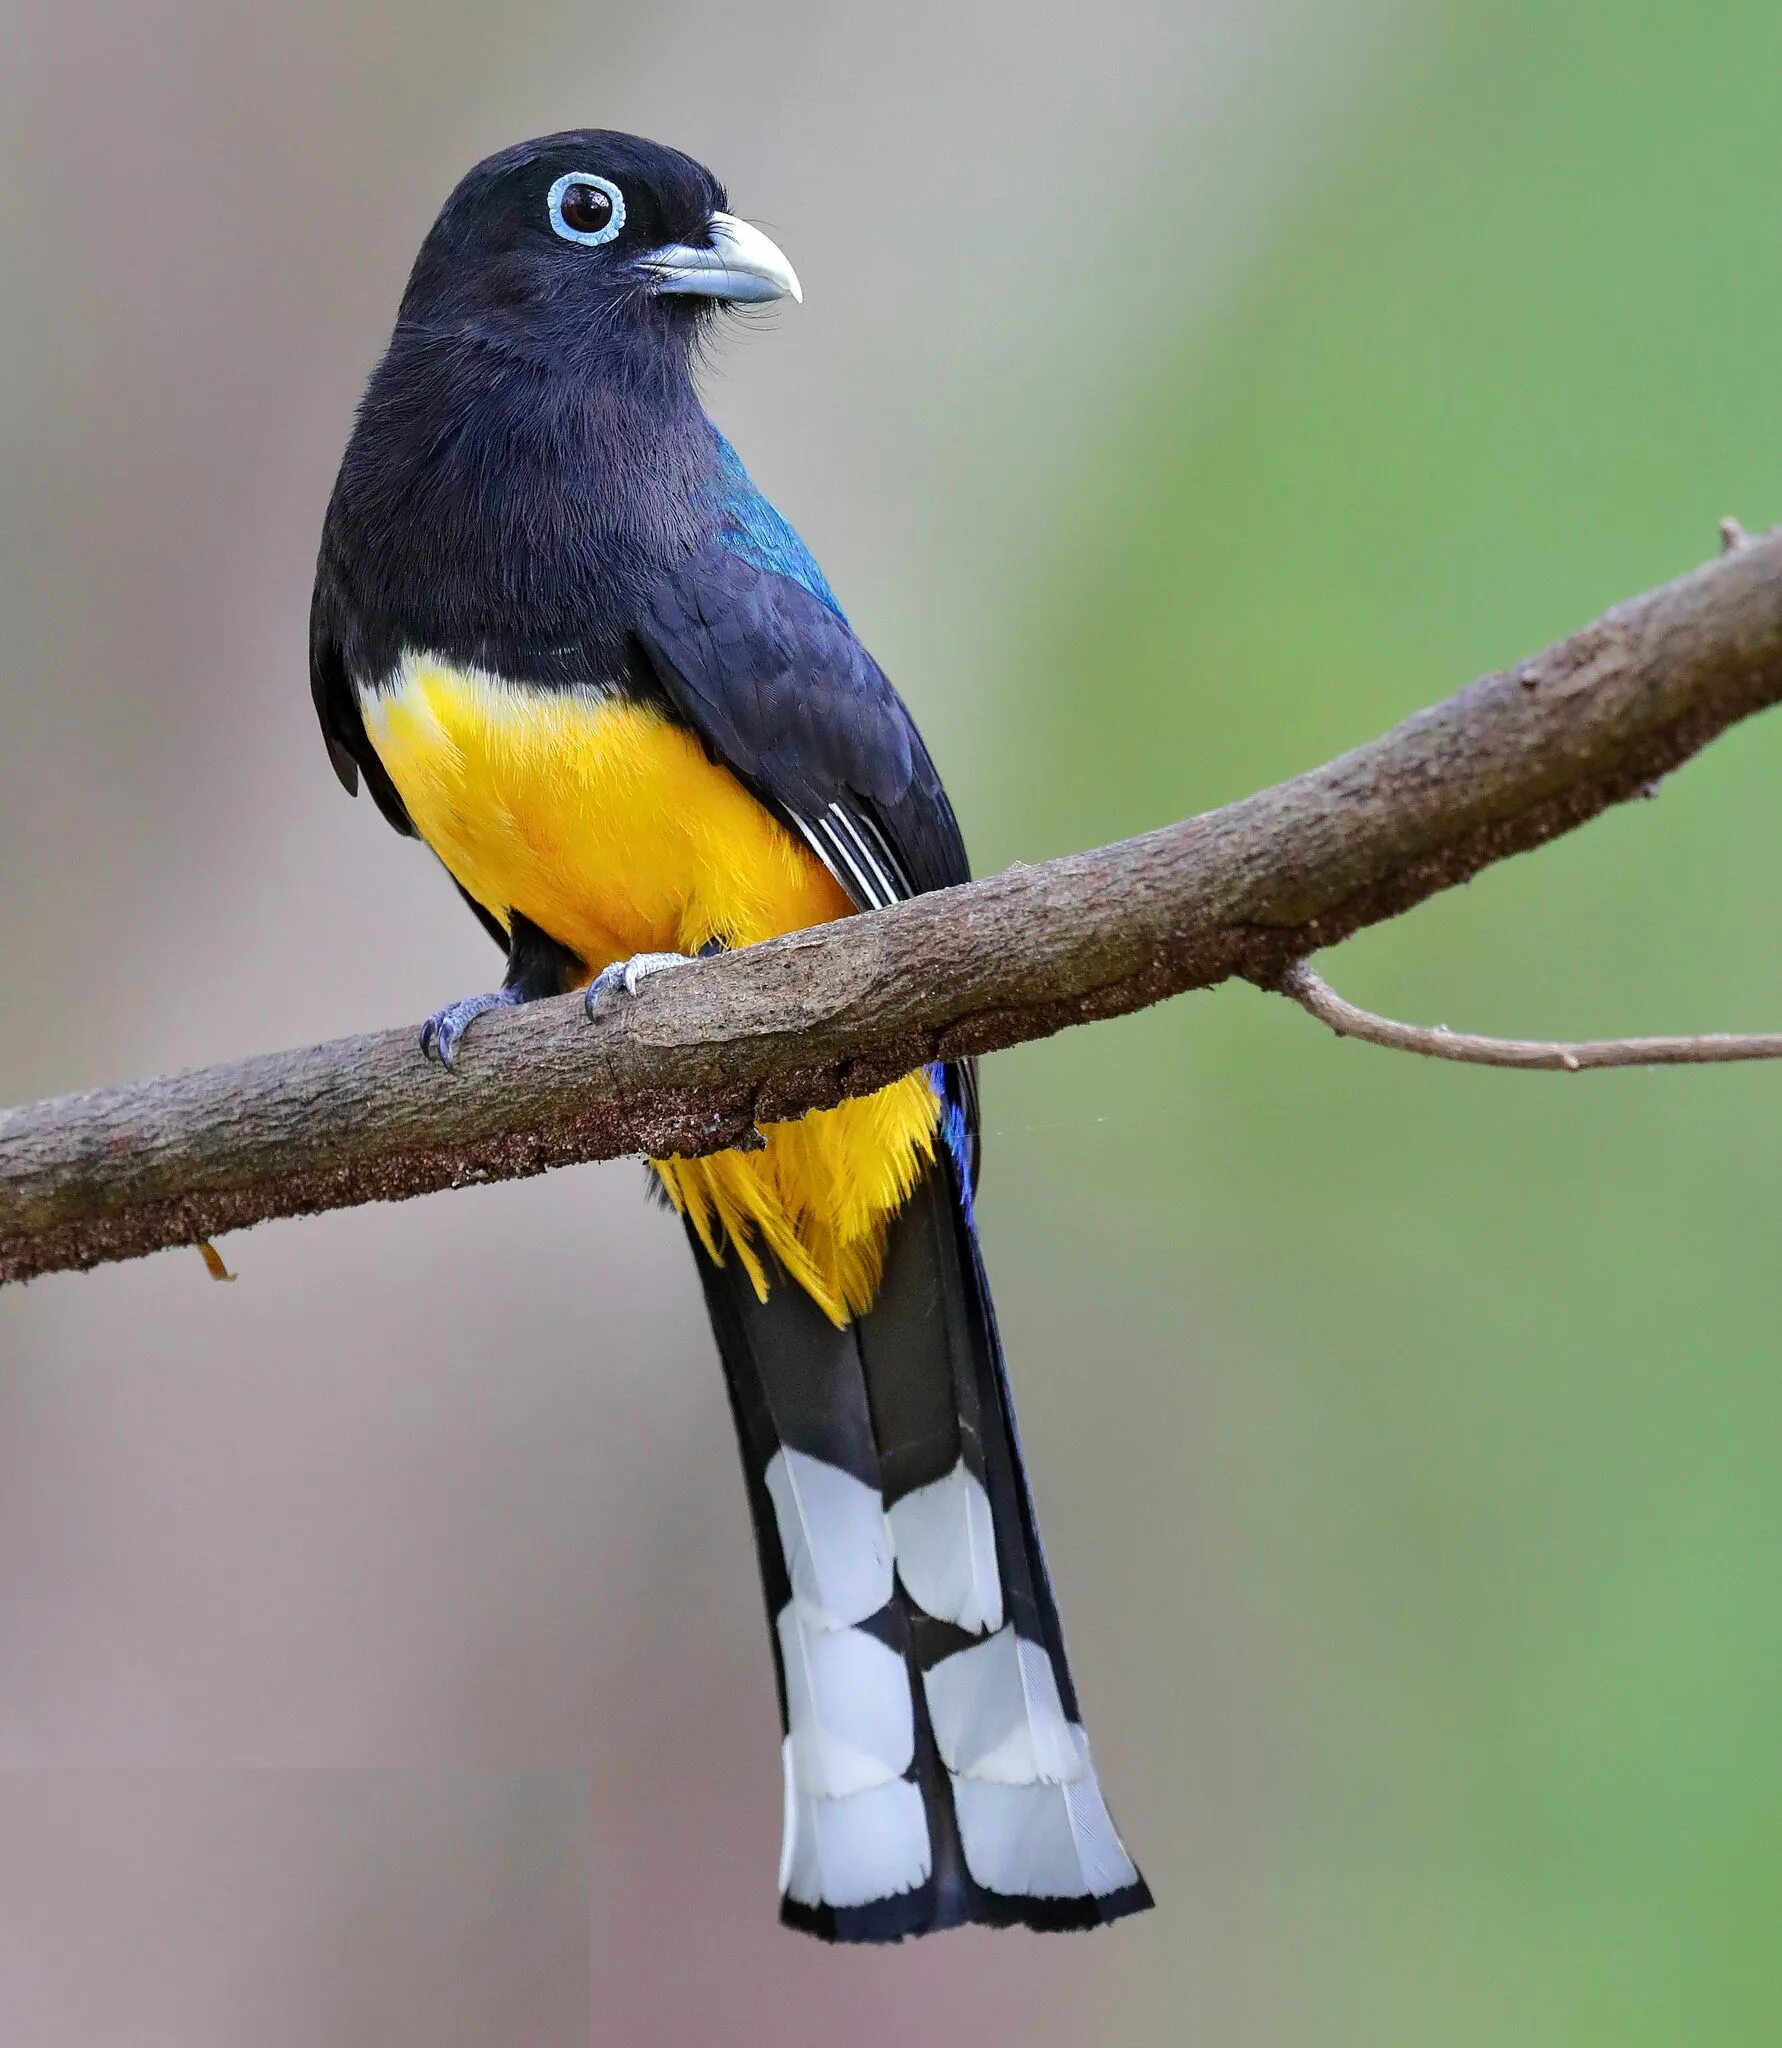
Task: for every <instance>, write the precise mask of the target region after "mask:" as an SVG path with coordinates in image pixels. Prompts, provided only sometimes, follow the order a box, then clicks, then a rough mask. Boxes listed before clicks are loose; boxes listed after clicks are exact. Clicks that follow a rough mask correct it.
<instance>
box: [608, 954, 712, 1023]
mask: <svg viewBox="0 0 1782 2048" xmlns="http://www.w3.org/2000/svg"><path fill="white" fill-rule="evenodd" d="M692 958H693V955H692V954H691V953H633V954H632V956H631V958H630V959H629V960H615V961H614V962H613V964H612V965H611V966H610V967H603V968H602V969H601V970H600V972H599V973H598V974H597V975H595V977H594V979H593V980H592V981H591V982H589V984H588V1015H589V1016H590V1017H592V1016H593V1014H594V1012H595V1011H596V1010H597V1009H599V1008H600V1006H601V1004H602V1003H604V1002H606V1001H607V1000H608V999H609V998H611V997H613V996H616V995H618V994H619V993H620V992H621V991H623V993H624V994H626V995H628V996H634V995H636V993H637V992H638V990H639V989H640V988H641V987H642V986H643V984H644V983H645V982H646V981H648V980H649V978H650V976H651V975H652V974H662V973H665V972H666V971H667V970H668V969H669V968H670V967H680V966H682V965H684V963H685V962H687V961H688V960H691V959H692Z"/></svg>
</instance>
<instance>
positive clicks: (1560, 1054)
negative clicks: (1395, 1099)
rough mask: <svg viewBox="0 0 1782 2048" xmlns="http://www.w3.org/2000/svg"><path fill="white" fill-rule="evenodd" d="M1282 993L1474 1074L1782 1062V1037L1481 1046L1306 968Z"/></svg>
mask: <svg viewBox="0 0 1782 2048" xmlns="http://www.w3.org/2000/svg"><path fill="white" fill-rule="evenodd" d="M1278 985H1279V988H1280V992H1281V994H1282V995H1284V996H1289V997H1291V998H1292V1000H1293V1001H1294V1002H1296V1003H1297V1004H1298V1005H1299V1006H1300V1008H1301V1009H1302V1010H1305V1011H1307V1012H1309V1013H1310V1014H1311V1015H1312V1016H1314V1017H1316V1018H1317V1019H1318V1021H1319V1023H1321V1024H1328V1025H1329V1026H1330V1028H1331V1030H1332V1031H1334V1032H1335V1033H1336V1035H1337V1036H1338V1037H1339V1038H1359V1039H1363V1040H1365V1041H1366V1043H1367V1044H1369V1045H1383V1046H1385V1047H1386V1048H1387V1049H1388V1050H1389V1051H1392V1052H1414V1053H1420V1054H1421V1055H1422V1056H1423V1057H1424V1058H1425V1059H1430V1060H1457V1061H1459V1062H1460V1064H1461V1065H1463V1066H1471V1067H1522V1068H1525V1069H1529V1070H1533V1071H1540V1070H1545V1071H1548V1072H1551V1073H1565V1074H1581V1073H1585V1072H1587V1071H1588V1070H1589V1069H1590V1068H1592V1067H1707V1066H1719V1065H1723V1064H1725V1063H1726V1062H1728V1061H1731V1060H1782V1034H1778V1033H1775V1032H1749V1033H1744V1034H1739V1033H1734V1032H1729V1031H1707V1032H1701V1033H1698V1034H1697V1035H1696V1036H1695V1037H1693V1038H1580V1039H1574V1040H1572V1041H1570V1042H1569V1043H1568V1042H1565V1041H1562V1040H1557V1039H1542V1038H1479V1037H1476V1036H1475V1035H1474V1034H1473V1033H1472V1032H1469V1031H1450V1030H1449V1029H1448V1027H1447V1025H1446V1024H1433V1025H1431V1024H1401V1023H1399V1022H1398V1021H1397V1020H1396V1019H1394V1018H1392V1017H1381V1016H1377V1015H1376V1014H1375V1013H1374V1012H1373V1011H1372V1010H1363V1009H1358V1008H1357V1007H1356V1005H1355V1004H1354V1003H1350V1002H1345V1001H1344V1000H1343V998H1342V997H1341V996H1340V995H1338V994H1337V992H1336V990H1335V989H1333V988H1332V987H1331V985H1330V983H1329V982H1327V981H1326V980H1325V979H1324V978H1323V976H1322V975H1319V974H1314V973H1313V971H1312V969H1311V968H1310V966H1308V965H1307V963H1306V962H1305V961H1303V960H1301V961H1298V962H1296V963H1295V964H1294V965H1293V966H1292V967H1289V968H1288V970H1287V972H1286V973H1285V974H1283V975H1282V976H1281V979H1280V982H1279V984H1278Z"/></svg>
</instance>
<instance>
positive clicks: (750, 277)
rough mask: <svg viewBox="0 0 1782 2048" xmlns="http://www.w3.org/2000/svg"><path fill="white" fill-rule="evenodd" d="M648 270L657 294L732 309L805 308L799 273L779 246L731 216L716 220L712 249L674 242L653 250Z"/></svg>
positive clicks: (645, 262) (646, 259)
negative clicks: (682, 295) (789, 302)
mask: <svg viewBox="0 0 1782 2048" xmlns="http://www.w3.org/2000/svg"><path fill="white" fill-rule="evenodd" d="M643 269H644V272H645V274H646V275H647V276H648V277H649V279H650V289H651V291H654V292H692V293H696V294H697V295H698V296H699V297H700V298H705V299H724V300H727V301H728V302H729V303H730V304H731V305H733V306H760V305H765V304H766V303H767V301H768V300H770V299H795V300H796V301H797V302H798V303H799V304H800V305H802V304H803V303H804V293H803V292H802V291H801V290H800V289H799V284H798V273H797V272H796V271H795V270H794V269H793V268H792V266H791V264H790V263H788V262H787V261H786V259H785V257H784V256H783V255H781V253H780V250H779V247H778V245H777V244H776V243H773V242H770V241H769V240H768V238H767V237H766V236H765V235H764V234H763V233H762V232H761V230H760V229H759V228H753V227H750V225H749V223H748V222H747V221H746V220H738V219H737V218H736V216H735V215H734V214H731V213H714V214H713V215H712V245H711V247H710V248H709V249H694V248H690V247H689V246H688V245H687V244H686V243H684V242H671V243H669V245H668V246H667V248H665V249H652V250H651V251H650V253H649V255H647V256H646V257H644V259H643Z"/></svg>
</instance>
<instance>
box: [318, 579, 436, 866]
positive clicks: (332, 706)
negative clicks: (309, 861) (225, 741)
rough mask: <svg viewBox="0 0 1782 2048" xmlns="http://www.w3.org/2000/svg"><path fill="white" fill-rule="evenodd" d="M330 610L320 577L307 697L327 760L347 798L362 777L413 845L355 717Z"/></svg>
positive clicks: (397, 800) (403, 813)
mask: <svg viewBox="0 0 1782 2048" xmlns="http://www.w3.org/2000/svg"><path fill="white" fill-rule="evenodd" d="M331 609H332V607H331V606H330V604H329V601H328V592H327V584H326V579H325V573H324V574H320V575H318V577H317V580H316V590H315V595H314V597H312V598H311V599H310V605H309V694H310V696H311V697H312V698H313V699H314V700H315V707H316V718H317V720H318V722H319V723H320V725H321V728H322V737H323V739H324V740H326V741H327V743H328V758H329V760H330V761H332V762H333V763H334V772H335V774H336V775H338V776H339V777H340V786H341V787H342V788H343V789H344V790H345V791H346V793H347V795H348V796H357V795H358V794H359V777H360V776H361V775H363V776H364V777H365V787H366V788H367V789H368V790H370V792H371V795H372V801H373V802H374V803H375V804H376V805H377V807H378V809H379V810H380V811H382V812H383V814H384V816H385V817H386V818H388V819H389V821H390V823H391V824H392V825H394V826H395V828H396V830H397V831H398V832H402V833H406V834H407V836H408V837H409V838H410V839H412V838H413V837H414V836H415V828H414V826H413V824H412V823H411V822H410V820H409V815H408V812H407V810H406V809H405V808H404V807H403V802H402V799H401V797H399V796H398V795H397V794H396V785H395V784H394V783H393V782H392V781H391V780H390V777H389V772H388V770H387V769H386V768H385V767H384V764H383V763H382V762H381V761H380V760H379V759H378V757H377V751H376V749H375V748H374V747H373V746H372V744H371V740H370V737H369V736H368V735H367V733H366V730H365V721H364V719H363V718H361V717H360V715H359V695H358V692H357V691H356V690H355V689H354V688H353V681H352V677H351V676H349V675H348V674H347V666H346V658H345V656H344V655H343V654H342V652H341V648H340V642H339V641H338V640H337V639H336V637H335V634H334V629H333V625H332V623H331V620H330V612H331Z"/></svg>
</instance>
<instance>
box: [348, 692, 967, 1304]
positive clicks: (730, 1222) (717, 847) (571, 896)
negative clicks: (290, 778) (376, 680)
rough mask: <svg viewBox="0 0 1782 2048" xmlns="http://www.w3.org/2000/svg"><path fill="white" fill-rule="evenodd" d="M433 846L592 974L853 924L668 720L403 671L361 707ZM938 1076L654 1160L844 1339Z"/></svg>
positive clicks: (731, 1246)
mask: <svg viewBox="0 0 1782 2048" xmlns="http://www.w3.org/2000/svg"><path fill="white" fill-rule="evenodd" d="M360 705H361V710H362V713H363V716H364V720H365V730H366V732H367V734H368V735H369V736H370V739H371V743H372V745H373V746H374V747H375V748H376V749H377V753H378V758H379V759H380V760H381V761H382V762H383V764H384V767H385V768H386V769H387V770H388V771H389V776H390V780H391V781H392V782H393V783H394V784H395V785H396V788H397V791H398V793H399V794H400V796H401V798H402V801H403V804H404V805H405V806H406V808H407V811H408V815H409V817H410V819H411V820H412V821H413V823H414V827H415V830H416V831H417V832H418V833H419V834H420V835H421V837H422V839H423V840H425V841H426V843H427V845H428V846H430V847H431V848H432V849H433V851H434V852H435V853H436V854H437V855H438V856H439V858H440V859H441V860H442V861H443V862H444V863H445V865H446V868H447V869H448V871H449V872H450V874H451V875H452V878H453V879H454V880H455V881H457V882H458V883H460V884H461V885H462V886H463V887H464V888H465V889H466V890H467V891H468V892H469V894H470V895H471V896H473V897H474V898H475V899H476V901H477V902H478V903H480V904H482V905H483V906H484V907H485V908H486V909H487V910H489V911H490V912H491V913H492V914H493V915H494V916H495V917H497V918H499V919H500V920H501V921H502V922H503V923H504V924H505V923H506V922H507V920H508V918H509V916H510V914H511V913H512V912H514V911H518V912H519V913H520V914H521V915H522V916H523V917H527V918H530V919H531V921H532V922H533V923H534V924H535V925H537V926H538V928H539V929H540V931H543V932H547V933H548V934H549V935H550V936H551V937H552V938H553V939H555V940H557V941H558V943H559V944H561V945H565V946H568V947H570V948H571V949H572V950H573V951H574V952H576V953H578V954H579V955H580V956H581V958H582V959H583V960H584V961H586V962H587V966H588V972H589V975H590V976H592V975H595V974H597V973H599V971H600V970H601V968H603V967H606V966H609V965H610V964H611V963H612V962H613V961H615V960H625V959H629V958H630V956H631V955H632V954H633V953H696V952H698V950H699V949H700V947H701V946H704V945H706V944H708V943H709V942H711V941H712V940H714V939H715V940H717V941H718V942H719V943H720V944H722V945H725V946H749V945H755V944H757V943H759V942H760V941H761V940H763V939H772V938H777V937H778V936H779V935H780V934H781V933H782V932H789V931H799V930H802V929H803V928H805V927H807V926H809V925H814V924H826V923H827V922H828V921H829V920H830V919H831V918H836V917H845V916H847V915H848V914H849V913H850V912H851V911H852V909H853V907H854V906H853V904H852V903H851V902H850V901H849V899H848V897H847V895H846V894H845V893H844V891H843V890H842V888H841V886H840V885H839V884H838V883H837V882H836V881H835V879H834V877H833V876H831V875H830V873H829V872H828V870H827V869H826V868H825V867H824V866H823V865H822V863H821V862H820V861H818V860H817V859H816V857H815V856H814V855H813V854H812V853H811V852H810V850H809V849H808V848H807V847H806V846H805V845H804V844H803V843H802V842H801V841H800V840H799V839H797V838H796V837H795V836H794V835H793V834H792V833H790V832H788V831H787V830H786V829H785V827H784V826H782V825H781V824H780V823H779V821H778V820H777V819H776V818H775V817H773V816H772V814H771V813H770V812H769V811H767V810H766V809H765V808H764V807H763V806H762V805H761V804H759V803H757V802H756V800H755V799H754V797H752V796H751V795H750V794H749V792H748V791H747V790H746V789H744V787H743V786H742V784H741V783H740V782H739V781H738V780H737V779H736V777H735V776H734V775H732V774H731V773H730V771H729V769H727V768H724V767H721V766H720V765H719V764H718V763H716V762H714V761H712V760H711V759H709V758H708V756H707V755H706V753H705V750H704V748H703V747H701V745H700V744H699V742H698V740H697V739H695V738H694V737H693V735H692V734H691V733H689V732H687V731H686V730H685V729H684V728H683V727H681V726H678V725H675V724H673V723H671V721H670V720H669V719H668V718H666V717H665V716H664V715H663V714H662V713H661V712H659V711H657V710H656V709H654V708H653V707H652V706H650V705H647V704H640V703H637V702H635V701H631V700H628V699H625V698H622V697H619V696H617V695H615V694H614V693H613V692H611V691H607V690H601V689H592V688H580V689H569V690H546V689H540V688H537V687H534V686H528V685H520V684H513V683H507V682H504V681H502V680H501V678H500V677H498V676H491V675H485V674H482V673H479V672H477V671H475V670H465V669H458V668H454V667H451V666H449V665H448V664H446V663H444V662H441V661H437V660H435V659H433V658H431V657H430V656H427V655H421V654H411V655H408V656H406V657H405V658H404V660H403V662H402V663H401V665H400V667H399V668H398V670H397V672H396V674H395V676H394V677H393V678H392V679H391V680H390V681H389V682H387V683H385V684H383V685H381V686H379V687H378V688H376V689H374V690H366V691H362V692H361V693H360ZM939 1121H940V1104H939V1101H938V1099H937V1098H936V1096H935V1092H934V1089H933V1087H932V1086H931V1085H930V1083H929V1082H928V1080H927V1078H926V1077H925V1076H924V1075H921V1074H912V1075H910V1076H909V1077H907V1078H906V1079H904V1080H902V1081H898V1082H896V1083H894V1084H893V1085H892V1086H891V1087H889V1088H885V1089H881V1090H880V1091H879V1093H878V1094H876V1095H869V1096H864V1097H862V1098H860V1099H859V1100H857V1101H852V1102H843V1103H840V1104H838V1105H837V1106H836V1107H835V1108H834V1109H828V1110H817V1111H814V1112H813V1113H812V1114H811V1115H809V1116H807V1117H804V1118H801V1119H800V1120H799V1121H798V1122H797V1123H790V1124H770V1125H769V1126H768V1127H767V1128H766V1130H765V1131H764V1132H763V1136H764V1137H765V1138H766V1140H767V1143H766V1146H765V1147H764V1148H763V1149H762V1150H761V1151H758V1152H722V1153H718V1154H715V1155H714V1156H712V1157H711V1158H707V1159H658V1160H655V1161H652V1164H653V1166H654V1167H655V1170H656V1172H657V1174H658V1175H659V1176H660V1177H661V1181H662V1185H663V1187H664V1188H665V1189H666V1190H667V1192H668V1195H669V1198H670V1200H671V1201H672V1202H673V1203H674V1205H675V1207H676V1208H677V1209H678V1210H680V1211H681V1213H682V1214H683V1215H685V1216H686V1217H687V1218H688V1219H689V1221H690V1222H691V1223H692V1226H693V1228H694V1230H695V1231H696V1232H697V1233H698V1235H699V1238H700V1241H701V1243H703V1244H704V1245H705V1247H706V1249H707V1250H708V1251H709V1252H711V1253H712V1255H713V1256H714V1257H719V1258H721V1257H723V1256H725V1255H726V1253H733V1254H734V1255H735V1256H736V1257H737V1258H739V1259H740V1260H741V1261H742V1263H743V1265H744V1267H745V1269H746V1270H747V1272H748V1274H749V1278H750V1279H751V1281H752V1282H753V1283H754V1286H755V1291H756V1292H757V1293H758V1294H759V1295H761V1296H762V1297H763V1298H765V1296H766V1293H767V1268H766V1264H765V1260H764V1256H763V1255H764V1253H771V1254H772V1255H773V1256H774V1257H776V1258H777V1259H778V1260H779V1261H780V1263H781V1264H782V1265H783V1266H784V1267H785V1269H786V1271H787V1272H788V1273H789V1274H790V1275H791V1276H792V1277H793V1279H794V1280H796V1281H797V1282H798V1284H799V1285H800V1286H801V1287H803V1288H804V1290H805V1291H806V1292H807V1293H808V1294H809V1295H810V1296H811V1298H812V1299H813V1300H814V1301H815V1302H816V1303H817V1304H818V1306H819V1307H821V1308H822V1310H823V1311H824V1313H825V1314H826V1315H827V1316H829V1317H830V1318H831V1320H832V1321H834V1322H836V1323H845V1322H846V1321H847V1320H848V1318H849V1317H850V1316H851V1315H854V1314H857V1313H859V1312H861V1311H862V1310H864V1309H866V1308H868V1307H869V1306H870V1305H871V1302H872V1298H873V1295H874V1294H875V1292H876V1291H877V1288H878V1284H879V1275H880V1272H881V1270H882V1268H883V1264H884V1255H885V1232H886V1227H887V1225H888V1223H889V1221H890V1219H891V1217H892V1216H893V1215H894V1214H895V1213H896V1211H897V1210H898V1209H899V1208H900V1207H901V1206H902V1205H903V1203H904V1201H905V1200H906V1199H907V1197H908V1195H909V1192H910V1189H911V1188H912V1187H913V1186H914V1185H915V1182H916V1180H917V1178H918V1177H919V1175H920V1174H921V1172H922V1170H923V1169H924V1167H926V1165H927V1164H928V1162H929V1161H930V1160H931V1159H932V1158H933V1156H934V1148H935V1143H936V1133H937V1130H938V1126H939Z"/></svg>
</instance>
